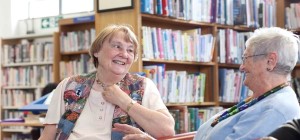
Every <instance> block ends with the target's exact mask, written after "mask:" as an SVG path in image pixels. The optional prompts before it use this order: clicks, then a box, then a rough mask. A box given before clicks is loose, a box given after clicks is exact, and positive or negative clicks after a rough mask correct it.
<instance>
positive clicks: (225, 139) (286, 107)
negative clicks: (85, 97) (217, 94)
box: [195, 86, 300, 140]
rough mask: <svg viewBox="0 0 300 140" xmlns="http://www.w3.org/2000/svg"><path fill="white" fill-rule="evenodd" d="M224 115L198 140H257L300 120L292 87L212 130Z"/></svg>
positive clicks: (202, 130)
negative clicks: (296, 119) (287, 123)
mask: <svg viewBox="0 0 300 140" xmlns="http://www.w3.org/2000/svg"><path fill="white" fill-rule="evenodd" d="M222 112H224V111H221V112H220V113H218V114H217V115H215V116H213V117H211V118H210V119H209V120H208V121H207V122H206V123H204V124H203V125H201V126H200V127H199V129H198V131H197V133H196V136H195V140H254V139H258V138H262V137H264V136H267V135H268V134H269V133H271V132H272V131H273V130H275V129H276V128H278V127H279V126H280V125H282V124H283V123H285V122H287V121H289V120H292V119H293V118H300V107H299V104H298V101H297V97H296V94H295V92H294V91H293V89H292V88H291V87H290V86H287V87H285V88H283V89H281V90H279V91H277V92H275V93H273V94H271V95H270V96H268V97H266V98H265V99H263V100H261V101H259V102H257V103H256V104H254V105H253V106H251V107H249V108H247V109H246V110H244V111H242V112H239V113H237V114H235V115H233V116H231V117H229V118H227V119H225V120H223V121H221V122H219V123H218V124H217V125H215V126H214V127H211V126H210V125H211V123H212V122H213V120H214V119H215V118H216V117H217V116H218V115H220V114H221V113H222Z"/></svg>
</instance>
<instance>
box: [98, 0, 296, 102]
mask: <svg viewBox="0 0 300 140" xmlns="http://www.w3.org/2000/svg"><path fill="white" fill-rule="evenodd" d="M143 2H146V1H144V0H138V1H134V8H133V9H128V10H120V11H111V12H103V13H96V14H95V25H96V32H97V33H98V32H99V31H100V30H101V29H103V28H104V27H105V26H106V25H107V24H110V23H125V24H130V25H132V26H133V28H134V30H135V33H136V35H137V36H138V39H139V40H140V44H141V47H140V51H139V58H142V59H139V60H138V61H137V62H136V63H135V65H134V67H133V68H132V69H131V71H134V72H141V71H143V67H144V66H150V65H164V66H165V67H164V68H165V70H176V71H183V70H185V71H187V72H188V73H194V72H202V73H205V74H206V79H207V81H206V82H205V93H204V95H205V96H204V102H200V103H192V102H187V103H166V105H167V106H168V108H172V107H176V106H186V107H188V108H191V107H198V108H203V107H215V106H223V107H229V106H231V105H233V104H234V102H222V101H220V100H219V95H220V87H219V84H220V81H219V76H220V75H219V70H220V69H224V68H226V69H234V70H236V71H237V70H239V65H240V64H239V63H236V64H234V63H219V58H218V57H219V56H218V51H219V46H218V44H217V42H218V38H217V36H218V33H219V30H222V29H223V30H232V31H235V32H238V33H245V32H253V31H254V30H255V29H256V28H257V27H252V26H250V27H249V26H245V25H233V24H232V25H230V24H229V25H227V24H226V25H225V24H220V23H208V22H203V21H195V20H184V19H179V18H176V17H169V16H165V15H163V14H161V15H157V14H147V13H143V12H141V9H142V6H144V5H142V4H145V3H143ZM272 2H274V3H275V2H276V6H275V5H272V6H273V7H274V6H275V7H276V13H272V14H273V15H272V14H271V15H268V16H270V17H276V18H272V21H270V23H266V22H263V25H265V26H270V24H273V23H274V22H276V25H277V26H279V27H283V28H284V27H285V7H286V6H287V1H285V0H274V1H272ZM274 3H272V4H274ZM141 5H142V6H141ZM155 8H157V7H155ZM155 8H154V9H155ZM149 9H151V8H149ZM200 9H201V8H200ZM154 11H155V10H154ZM275 15H276V16H275ZM144 26H146V27H150V28H161V29H171V30H181V31H184V30H189V29H196V28H201V34H203V35H205V34H212V35H213V37H215V38H214V39H215V40H214V46H213V48H214V52H213V54H212V60H211V61H210V62H197V61H185V60H184V61H177V60H176V59H175V60H173V59H171V60H167V59H153V58H145V57H144V56H145V55H146V53H143V51H145V50H144V48H143V47H144V45H145V43H144V41H145V38H144V36H145V34H144V32H143V27H144ZM150 36H151V35H150ZM148 37H149V36H148ZM147 43H149V44H151V43H153V42H151V41H148V42H147ZM147 43H146V45H147ZM241 55H242V54H239V56H238V57H241ZM298 67H299V66H298Z"/></svg>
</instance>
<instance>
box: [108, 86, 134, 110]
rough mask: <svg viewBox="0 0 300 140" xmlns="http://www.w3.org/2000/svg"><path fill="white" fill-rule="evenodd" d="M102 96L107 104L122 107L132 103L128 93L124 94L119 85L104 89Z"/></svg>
mask: <svg viewBox="0 0 300 140" xmlns="http://www.w3.org/2000/svg"><path fill="white" fill-rule="evenodd" d="M102 96H103V98H104V100H106V101H107V102H109V103H112V104H115V105H118V106H120V107H121V106H122V105H127V104H129V103H130V102H131V99H130V97H129V96H128V95H127V94H126V93H124V91H122V90H121V89H120V87H119V86H117V85H112V86H108V87H104V91H103V92H102Z"/></svg>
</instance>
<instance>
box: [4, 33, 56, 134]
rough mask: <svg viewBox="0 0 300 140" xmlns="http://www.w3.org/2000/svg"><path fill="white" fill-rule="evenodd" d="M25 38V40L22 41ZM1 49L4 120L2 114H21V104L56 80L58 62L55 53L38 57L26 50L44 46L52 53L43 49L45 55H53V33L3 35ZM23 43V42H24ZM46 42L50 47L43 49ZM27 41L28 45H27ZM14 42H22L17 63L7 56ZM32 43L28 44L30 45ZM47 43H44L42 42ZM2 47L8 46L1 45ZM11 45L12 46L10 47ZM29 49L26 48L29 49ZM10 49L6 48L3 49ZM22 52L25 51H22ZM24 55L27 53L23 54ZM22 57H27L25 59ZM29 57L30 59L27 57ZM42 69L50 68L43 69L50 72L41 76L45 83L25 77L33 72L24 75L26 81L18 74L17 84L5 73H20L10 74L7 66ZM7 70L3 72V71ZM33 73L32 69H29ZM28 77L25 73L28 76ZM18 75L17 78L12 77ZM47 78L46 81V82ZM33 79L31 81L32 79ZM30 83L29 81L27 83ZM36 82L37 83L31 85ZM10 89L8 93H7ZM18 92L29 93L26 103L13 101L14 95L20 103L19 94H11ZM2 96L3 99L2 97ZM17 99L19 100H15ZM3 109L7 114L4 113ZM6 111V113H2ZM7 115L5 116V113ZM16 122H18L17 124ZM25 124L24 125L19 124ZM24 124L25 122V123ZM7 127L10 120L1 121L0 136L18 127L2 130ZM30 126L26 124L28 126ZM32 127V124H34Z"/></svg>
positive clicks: (34, 96) (9, 124) (37, 95)
mask: <svg viewBox="0 0 300 140" xmlns="http://www.w3.org/2000/svg"><path fill="white" fill-rule="evenodd" d="M24 40H26V41H24ZM0 42H1V44H0V46H1V47H0V50H1V63H0V64H1V70H0V72H1V76H0V78H1V81H3V82H1V94H0V96H1V101H0V106H1V109H0V112H1V116H0V119H1V120H2V119H6V118H5V116H6V115H8V112H12V113H15V112H19V113H20V114H21V111H18V109H19V108H20V107H21V106H22V105H25V104H27V102H28V101H31V100H32V101H34V100H35V99H37V98H39V97H40V96H41V90H42V89H43V87H44V86H45V85H46V84H48V83H49V82H56V83H58V82H59V81H58V79H56V78H55V75H57V73H58V71H56V70H55V68H56V66H55V65H54V62H55V61H57V59H56V57H54V55H53V56H52V58H50V57H51V55H49V56H50V57H46V56H44V55H43V56H41V57H33V56H30V54H32V52H28V51H32V50H34V51H38V50H39V49H41V48H39V47H43V48H44V49H45V51H46V50H47V49H50V48H51V49H50V50H49V51H52V52H48V51H47V52H46V53H47V55H48V54H51V53H52V54H54V53H55V52H56V49H55V47H54V44H53V42H54V41H53V34H52V33H51V34H33V35H24V36H12V37H3V38H1V39H0ZM24 42H26V43H24ZM46 42H50V43H52V47H51V45H49V44H48V45H49V46H47V47H49V48H46V45H47V43H46ZM27 43H29V44H27ZM17 44H23V45H24V44H25V45H24V46H22V47H23V50H22V52H20V50H21V49H20V50H18V51H19V56H18V57H20V59H21V60H20V61H19V62H16V61H15V60H13V59H11V58H10V57H12V56H10V55H11V53H12V52H11V51H12V49H11V48H12V47H14V46H16V45H17ZM32 44H33V45H34V47H33V46H31V45H32ZM45 44H46V45H45ZM4 46H7V47H5V48H4ZM10 47H11V48H10ZM29 47H30V48H31V49H28V48H29ZM6 49H9V50H6ZM24 51H25V52H24ZM39 51H40V52H38V53H39V54H42V53H43V51H42V50H39ZM24 54H26V55H24ZM36 54H37V53H36ZM16 55H18V54H17V53H15V55H14V57H16ZM25 58H26V59H27V60H26V61H25ZM28 58H29V59H30V60H28ZM41 59H43V60H41ZM27 68H28V69H37V70H38V69H42V68H45V69H47V68H49V70H48V71H44V70H43V72H44V73H45V74H46V73H49V74H50V76H49V77H48V78H49V79H45V77H44V79H43V80H44V82H43V83H42V82H40V81H38V80H37V79H36V80H37V81H35V82H32V81H31V80H28V79H34V77H32V76H33V75H31V76H29V77H27V80H24V77H23V78H22V77H19V80H18V81H20V82H19V84H16V81H14V80H13V79H12V77H10V78H9V77H6V76H7V75H9V76H11V75H18V74H19V73H21V72H18V74H16V73H15V74H14V73H11V72H12V71H9V69H24V70H25V69H27ZM5 72H6V74H5ZM32 72H33V71H32ZM33 73H36V74H35V75H37V73H41V72H38V71H35V72H33ZM23 74H24V73H23ZM24 75H25V74H24ZM27 76H28V75H27ZM4 78H8V79H4ZM15 78H17V77H15ZM25 79H26V78H25ZM48 80H49V81H48ZM33 81H34V80H33ZM29 83H30V84H29ZM34 83H36V84H34ZM8 91H11V92H8ZM20 91H24V92H23V94H24V96H25V95H26V96H27V94H31V95H30V97H28V100H26V102H24V103H21V104H22V105H21V104H20V103H13V101H12V98H14V100H15V102H21V101H20V99H18V98H20V97H17V94H15V93H13V92H20ZM4 97H5V98H4ZM18 100H19V101H18ZM5 112H6V113H5ZM5 114H6V115H5ZM6 117H7V116H6ZM17 125H19V124H17ZM22 125H25V124H22ZM26 125H27V124H26ZM4 126H5V127H7V126H13V124H11V123H1V134H0V135H1V136H0V137H1V139H2V138H3V137H2V136H4V135H6V134H4V133H13V132H18V130H14V129H9V128H8V129H9V131H5V130H6V129H7V128H5V129H3V127H4ZM28 126H29V125H28ZM33 126H35V125H33Z"/></svg>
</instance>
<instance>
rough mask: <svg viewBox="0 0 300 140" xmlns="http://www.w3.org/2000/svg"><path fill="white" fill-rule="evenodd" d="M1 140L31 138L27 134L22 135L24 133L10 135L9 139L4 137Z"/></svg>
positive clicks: (24, 139)
mask: <svg viewBox="0 0 300 140" xmlns="http://www.w3.org/2000/svg"><path fill="white" fill-rule="evenodd" d="M18 129H20V128H18ZM30 130H31V129H30ZM3 140H32V136H31V134H30V133H28V134H24V133H12V134H11V135H10V137H8V136H4V137H3Z"/></svg>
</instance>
